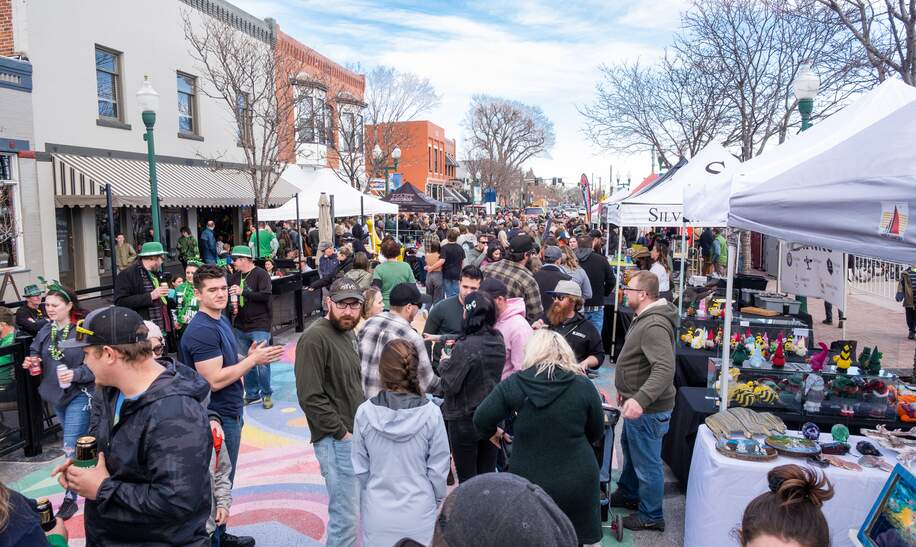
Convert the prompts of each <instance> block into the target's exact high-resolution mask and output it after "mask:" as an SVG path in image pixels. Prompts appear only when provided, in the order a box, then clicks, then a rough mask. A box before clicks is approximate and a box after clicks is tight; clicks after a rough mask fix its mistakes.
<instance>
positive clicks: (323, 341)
mask: <svg viewBox="0 0 916 547" xmlns="http://www.w3.org/2000/svg"><path fill="white" fill-rule="evenodd" d="M362 303H363V292H362V291H361V290H360V288H359V285H357V284H356V283H355V282H354V281H353V280H352V279H349V278H347V277H341V278H338V279H337V280H336V281H334V283H332V284H331V288H330V289H329V291H328V297H327V298H326V299H325V307H326V308H327V310H328V311H327V315H325V316H324V317H321V318H319V319H317V320H316V321H314V322H313V323H312V324H311V325H310V326H309V328H308V329H306V331H305V332H304V333H302V336H301V337H300V338H299V343H298V344H297V345H296V362H295V374H296V394H297V395H298V398H299V406H300V407H302V411H303V412H305V418H306V420H307V421H308V426H309V432H310V434H311V441H312V444H313V445H314V447H315V456H316V457H317V458H318V464H319V465H320V467H321V474H322V475H323V476H324V479H325V483H326V484H327V490H328V497H329V501H328V528H327V539H326V545H330V546H352V545H355V544H356V537H357V529H358V527H359V484H358V482H357V479H356V476H355V475H354V473H353V464H352V462H351V459H350V453H351V450H352V441H351V438H352V437H353V420H354V418H355V416H356V409H357V408H358V407H359V405H360V404H362V402H363V401H364V400H365V397H364V396H363V386H362V376H361V372H360V358H359V353H358V351H357V345H356V344H357V343H356V338H355V337H354V335H353V328H354V327H356V323H357V322H358V321H359V318H360V309H361V307H362Z"/></svg>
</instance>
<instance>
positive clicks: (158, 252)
mask: <svg viewBox="0 0 916 547" xmlns="http://www.w3.org/2000/svg"><path fill="white" fill-rule="evenodd" d="M164 254H165V249H163V248H162V243H159V242H158V241H150V242H148V243H144V244H143V246H142V247H140V252H139V253H137V256H162V255H164Z"/></svg>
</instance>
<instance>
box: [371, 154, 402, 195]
mask: <svg viewBox="0 0 916 547" xmlns="http://www.w3.org/2000/svg"><path fill="white" fill-rule="evenodd" d="M372 157H374V158H375V163H376V165H378V164H380V163H382V160H384V159H385V153H384V152H383V151H382V147H381V146H379V145H378V143H376V144H375V146H374V147H372ZM391 159H392V160H394V167H393V168H391V167H388V165H387V162H386V165H384V166H383V167H382V168H383V169H384V170H385V195H388V191H389V189H388V171H389V170H393V171H394V172H397V170H398V162H399V161H401V147H400V146H395V147H394V150H392V151H391Z"/></svg>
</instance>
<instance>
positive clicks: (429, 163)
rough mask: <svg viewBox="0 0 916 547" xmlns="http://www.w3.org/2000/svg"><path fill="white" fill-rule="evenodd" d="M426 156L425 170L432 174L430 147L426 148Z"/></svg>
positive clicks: (431, 149) (431, 151)
mask: <svg viewBox="0 0 916 547" xmlns="http://www.w3.org/2000/svg"><path fill="white" fill-rule="evenodd" d="M426 155H427V158H426V165H427V170H428V171H429V172H430V173H432V172H433V147H432V146H430V145H427V146H426Z"/></svg>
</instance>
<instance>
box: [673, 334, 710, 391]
mask: <svg viewBox="0 0 916 547" xmlns="http://www.w3.org/2000/svg"><path fill="white" fill-rule="evenodd" d="M710 357H713V358H714V357H721V353H719V352H717V351H712V350H708V349H693V348H690V347H684V346H683V345H682V344H679V345H678V347H677V349H676V350H675V352H674V360H675V367H674V387H676V388H681V387H702V388H705V387H706V384H707V376H708V370H709V358H710Z"/></svg>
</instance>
